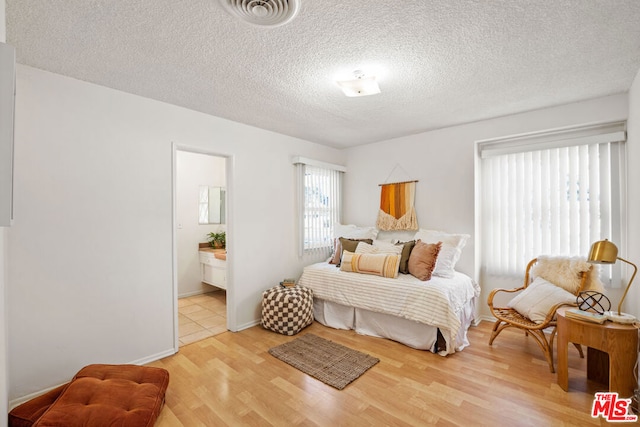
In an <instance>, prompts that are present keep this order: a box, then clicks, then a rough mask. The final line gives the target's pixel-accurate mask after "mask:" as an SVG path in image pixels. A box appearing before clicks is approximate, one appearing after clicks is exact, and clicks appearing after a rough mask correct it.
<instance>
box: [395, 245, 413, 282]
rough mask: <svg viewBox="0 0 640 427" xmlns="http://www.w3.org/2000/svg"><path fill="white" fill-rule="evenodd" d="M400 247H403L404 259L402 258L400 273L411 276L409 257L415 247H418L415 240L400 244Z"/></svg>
mask: <svg viewBox="0 0 640 427" xmlns="http://www.w3.org/2000/svg"><path fill="white" fill-rule="evenodd" d="M396 245H398V246H402V257H401V258H400V273H404V274H409V256H410V255H411V251H412V250H413V247H414V246H415V245H416V241H415V240H411V241H409V242H398V243H396Z"/></svg>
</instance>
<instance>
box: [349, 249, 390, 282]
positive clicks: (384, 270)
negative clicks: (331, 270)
mask: <svg viewBox="0 0 640 427" xmlns="http://www.w3.org/2000/svg"><path fill="white" fill-rule="evenodd" d="M399 267H400V255H396V254H380V253H374V254H357V253H353V252H349V251H344V252H343V253H342V264H340V270H342V271H349V272H353V273H362V274H374V275H376V276H382V277H390V278H396V277H398V268H399Z"/></svg>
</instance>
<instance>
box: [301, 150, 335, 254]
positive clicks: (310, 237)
mask: <svg viewBox="0 0 640 427" xmlns="http://www.w3.org/2000/svg"><path fill="white" fill-rule="evenodd" d="M294 163H295V164H296V167H297V174H298V175H297V181H298V184H297V185H298V221H299V237H300V242H299V255H300V256H303V255H318V256H319V255H323V256H329V255H330V254H331V251H332V249H333V227H334V224H335V223H338V222H340V219H341V215H342V174H343V172H344V171H345V169H344V168H343V167H341V166H336V165H330V164H326V163H321V162H316V161H313V160H309V159H303V158H299V157H298V158H296V159H294Z"/></svg>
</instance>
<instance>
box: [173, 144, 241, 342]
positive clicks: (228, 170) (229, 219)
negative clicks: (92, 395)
mask: <svg viewBox="0 0 640 427" xmlns="http://www.w3.org/2000/svg"><path fill="white" fill-rule="evenodd" d="M171 150H172V152H171V159H172V166H171V185H172V189H171V203H172V218H171V224H172V227H173V229H172V231H171V240H172V241H171V245H172V251H173V254H172V266H171V267H172V272H173V278H172V280H173V341H174V350H175V352H178V349H179V347H180V336H179V331H178V326H179V325H178V244H177V242H178V236H177V230H178V218H177V189H176V179H177V153H178V151H183V152H189V153H196V154H203V155H206V156H214V157H221V158H224V159H225V181H226V187H227V215H226V228H227V231H226V232H227V255H228V256H227V261H226V262H227V271H226V284H227V291H226V292H227V329H228V330H231V331H237V330H238V328H237V319H236V298H235V286H234V285H233V271H234V268H233V264H234V262H233V261H234V259H235V258H234V256H233V235H234V233H233V206H234V202H233V194H234V192H233V179H232V178H233V156H231V155H229V154H225V153H220V152H216V151H209V150H205V149H202V148H199V147H193V146H187V145H182V144H178V143H175V142H174V143H172V148H171Z"/></svg>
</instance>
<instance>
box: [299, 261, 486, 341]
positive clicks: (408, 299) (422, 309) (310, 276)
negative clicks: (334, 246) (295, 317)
mask: <svg viewBox="0 0 640 427" xmlns="http://www.w3.org/2000/svg"><path fill="white" fill-rule="evenodd" d="M298 284H299V285H301V286H306V287H309V288H311V289H312V290H313V293H314V298H318V299H322V300H325V301H330V302H334V303H337V304H341V305H344V306H348V307H355V308H360V309H364V310H369V311H373V312H377V313H385V314H389V315H392V316H396V317H400V318H403V319H408V320H412V321H415V322H419V323H422V324H426V325H431V326H434V327H437V328H438V329H440V332H441V333H442V335H443V337H444V338H445V341H446V342H447V351H446V353H453V352H455V345H454V343H455V342H456V335H458V332H459V330H460V328H461V319H462V318H463V312H464V307H465V306H469V302H470V301H471V300H472V299H473V298H474V297H477V296H478V295H479V294H480V288H479V286H478V285H477V284H476V283H475V282H474V281H473V280H472V279H471V278H470V277H469V276H467V275H465V274H462V273H460V272H456V273H455V275H454V277H453V278H451V279H445V278H442V277H437V276H432V278H431V280H429V281H426V282H422V281H420V280H419V279H417V278H415V277H413V276H411V275H409V274H399V275H398V278H396V279H389V278H384V277H379V276H373V275H368V274H359V273H350V272H344V271H341V270H340V269H339V268H337V267H336V266H335V265H333V264H328V263H326V262H322V263H317V264H313V265H310V266H308V267H305V269H304V271H303V274H302V276H301V277H300V280H298Z"/></svg>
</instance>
